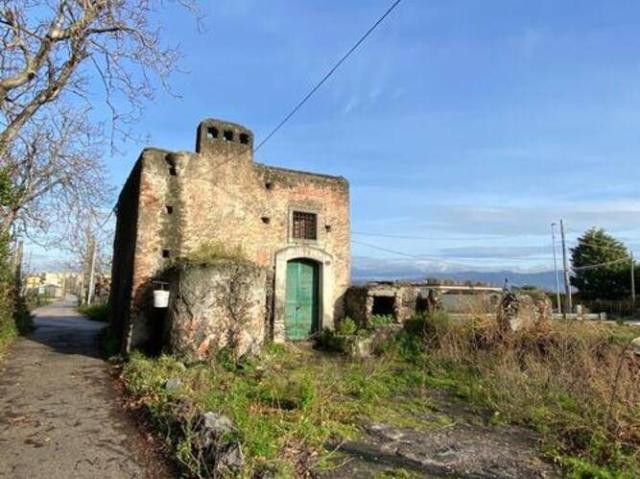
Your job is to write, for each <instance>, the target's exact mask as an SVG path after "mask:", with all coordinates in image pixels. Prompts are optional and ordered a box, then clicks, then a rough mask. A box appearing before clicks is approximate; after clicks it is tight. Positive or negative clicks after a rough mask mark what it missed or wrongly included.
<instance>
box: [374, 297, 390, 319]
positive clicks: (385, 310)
mask: <svg viewBox="0 0 640 479" xmlns="http://www.w3.org/2000/svg"><path fill="white" fill-rule="evenodd" d="M395 305H396V298H395V297H394V296H374V297H373V307H372V308H371V314H372V315H373V316H394V317H395V311H394V306H395Z"/></svg>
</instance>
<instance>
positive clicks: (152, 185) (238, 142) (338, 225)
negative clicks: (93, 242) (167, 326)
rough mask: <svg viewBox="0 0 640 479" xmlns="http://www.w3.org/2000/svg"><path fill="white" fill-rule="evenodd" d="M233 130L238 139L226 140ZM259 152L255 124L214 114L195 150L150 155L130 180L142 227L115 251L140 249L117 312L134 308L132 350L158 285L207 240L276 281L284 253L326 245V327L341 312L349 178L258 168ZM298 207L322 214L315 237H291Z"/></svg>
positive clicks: (148, 324)
mask: <svg viewBox="0 0 640 479" xmlns="http://www.w3.org/2000/svg"><path fill="white" fill-rule="evenodd" d="M227 134H228V135H229V138H231V139H226V135H227ZM216 135H217V136H216ZM252 148H253V134H252V133H251V131H250V130H247V129H246V128H244V127H242V126H240V125H236V124H233V123H228V122H221V121H217V120H206V121H204V122H202V123H201V124H200V126H199V127H198V135H197V143H196V153H190V152H168V151H165V150H159V149H146V150H144V151H143V153H142V155H141V157H140V159H139V160H138V164H137V165H136V170H138V171H139V173H138V174H136V175H134V174H133V173H132V177H130V179H129V180H128V183H131V184H138V185H139V187H138V188H137V190H136V188H133V187H131V188H125V190H123V193H122V194H121V197H120V202H121V203H122V205H125V204H131V203H136V202H137V203H138V211H139V213H138V215H137V222H136V229H135V230H133V233H134V234H133V235H126V237H125V235H120V237H119V238H118V240H117V241H116V245H115V247H116V253H115V254H116V255H117V254H119V253H118V252H117V251H118V250H119V249H121V248H122V247H123V246H125V248H130V247H131V245H134V247H135V256H134V258H133V259H132V261H130V263H132V265H131V268H132V274H131V279H130V282H131V284H132V286H131V288H130V294H129V301H127V298H126V295H124V296H118V297H117V302H118V306H117V307H118V309H119V311H125V310H127V311H128V309H127V307H126V306H123V304H131V310H130V314H129V316H122V317H121V321H122V323H123V324H125V326H122V327H121V329H123V330H124V336H125V339H126V341H125V350H127V351H128V350H129V349H130V348H132V347H137V346H139V345H141V344H143V343H144V342H145V341H147V340H148V338H149V336H150V334H151V328H153V320H151V319H150V318H148V317H146V316H145V308H144V304H145V301H148V298H149V294H150V283H151V281H152V280H153V279H154V278H155V277H156V276H157V275H158V273H159V272H161V271H162V270H164V269H165V268H167V267H168V266H169V265H170V264H171V263H172V261H174V260H175V259H176V258H178V257H183V256H188V255H189V254H190V253H191V252H193V251H194V250H196V249H198V247H200V246H201V245H202V244H203V243H204V242H211V241H215V242H219V243H220V244H222V245H224V246H225V247H226V248H227V249H229V250H232V249H235V248H238V247H239V248H240V249H241V250H242V253H243V256H244V257H245V258H246V259H247V260H249V261H251V262H253V263H255V264H257V265H259V266H262V267H265V268H266V269H267V270H268V275H269V278H270V281H272V282H274V281H277V280H276V279H275V267H276V256H277V254H278V253H279V252H282V251H284V250H286V249H288V248H289V249H290V248H292V247H300V246H304V247H309V248H312V249H314V250H315V251H321V252H322V253H323V254H322V256H321V257H322V258H323V261H324V265H325V266H327V268H326V270H327V271H331V278H330V279H331V291H328V292H325V294H324V297H323V300H322V301H323V303H325V304H328V305H330V307H327V308H325V309H326V311H325V312H324V316H325V317H326V320H325V319H323V326H330V324H324V323H327V322H329V323H333V321H334V318H338V317H340V316H341V315H342V314H343V299H344V293H345V291H346V289H347V287H348V286H349V283H350V219H349V185H348V183H347V181H346V180H345V179H344V178H341V177H334V176H327V175H320V174H313V173H305V172H298V171H292V170H287V169H282V168H275V167H270V166H265V165H261V164H256V163H254V162H253V150H252ZM136 170H134V171H136ZM137 192H138V193H139V194H136V193H137ZM121 209H124V208H119V211H120V210H121ZM126 209H127V210H129V209H130V208H126ZM294 210H296V211H307V212H313V213H316V215H317V222H318V237H317V239H316V240H299V239H298V240H296V239H293V238H292V235H291V223H292V213H293V211H294ZM127 215H128V213H123V214H122V221H127ZM120 222H121V214H120V213H119V215H118V223H119V224H120ZM118 228H120V225H119V226H118ZM114 272H115V269H114ZM126 273H127V274H129V271H128V270H127V271H126ZM113 278H114V279H113V281H114V284H115V283H116V282H117V281H120V280H122V276H120V275H116V274H114V275H113ZM128 281H129V280H128ZM269 287H270V289H272V290H274V291H276V290H275V289H274V287H273V285H269ZM273 302H274V298H272V299H271V303H273ZM269 310H270V311H273V314H274V315H277V314H279V311H280V310H279V309H277V308H275V307H272V306H271V305H270V308H269ZM263 320H265V321H266V323H267V324H265V328H266V329H270V328H272V325H270V324H269V322H272V321H273V317H268V318H266V319H264V318H263ZM134 325H135V326H134Z"/></svg>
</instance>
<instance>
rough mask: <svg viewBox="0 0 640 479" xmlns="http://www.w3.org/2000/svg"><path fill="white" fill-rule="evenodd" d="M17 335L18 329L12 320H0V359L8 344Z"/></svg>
mask: <svg viewBox="0 0 640 479" xmlns="http://www.w3.org/2000/svg"><path fill="white" fill-rule="evenodd" d="M17 336H18V329H17V328H16V327H15V325H14V324H12V322H9V321H6V322H5V321H0V359H2V357H3V356H4V355H5V354H6V352H7V349H8V348H9V345H10V344H11V343H12V342H13V340H14V339H15V338H16V337H17Z"/></svg>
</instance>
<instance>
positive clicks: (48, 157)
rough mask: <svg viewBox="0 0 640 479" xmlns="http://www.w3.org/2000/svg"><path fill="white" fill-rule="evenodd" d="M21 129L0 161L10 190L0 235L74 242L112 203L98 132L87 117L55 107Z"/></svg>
mask: <svg viewBox="0 0 640 479" xmlns="http://www.w3.org/2000/svg"><path fill="white" fill-rule="evenodd" d="M57 106H61V107H62V108H60V109H58V108H56V109H55V110H54V111H53V112H52V114H53V115H54V116H49V115H44V116H40V117H38V118H37V119H34V120H32V121H31V122H30V124H29V125H27V126H25V127H24V128H22V130H21V131H20V133H19V135H17V137H16V139H15V140H14V141H13V142H12V144H11V146H10V147H9V148H8V149H7V150H6V151H5V154H4V156H3V157H2V169H3V171H4V173H5V174H7V175H8V176H9V178H10V181H11V184H12V185H13V194H12V195H11V201H9V202H3V203H2V204H0V217H1V222H2V223H1V224H0V228H1V231H5V232H6V231H8V230H9V228H11V227H13V230H14V233H17V234H18V235H27V236H28V235H29V233H30V232H32V233H38V235H39V236H40V237H43V235H42V233H44V236H47V237H48V238H49V239H52V240H55V239H60V238H72V237H73V233H74V230H75V229H77V228H78V227H79V226H78V225H82V226H81V227H82V228H84V224H85V223H86V221H87V220H88V219H90V220H93V221H94V222H95V221H97V219H98V218H99V217H100V216H101V215H103V212H104V208H105V206H106V205H108V204H109V203H108V201H109V200H110V199H111V188H110V187H109V185H108V182H107V181H106V174H105V171H104V166H103V162H102V159H101V157H102V143H101V138H102V136H101V133H100V129H99V127H96V126H94V125H92V124H91V123H89V121H88V119H87V115H86V112H83V111H78V110H73V109H71V108H67V107H66V106H65V105H64V104H58V105H57Z"/></svg>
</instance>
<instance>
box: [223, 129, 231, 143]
mask: <svg viewBox="0 0 640 479" xmlns="http://www.w3.org/2000/svg"><path fill="white" fill-rule="evenodd" d="M224 139H225V140H226V141H233V131H231V130H224Z"/></svg>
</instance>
